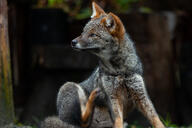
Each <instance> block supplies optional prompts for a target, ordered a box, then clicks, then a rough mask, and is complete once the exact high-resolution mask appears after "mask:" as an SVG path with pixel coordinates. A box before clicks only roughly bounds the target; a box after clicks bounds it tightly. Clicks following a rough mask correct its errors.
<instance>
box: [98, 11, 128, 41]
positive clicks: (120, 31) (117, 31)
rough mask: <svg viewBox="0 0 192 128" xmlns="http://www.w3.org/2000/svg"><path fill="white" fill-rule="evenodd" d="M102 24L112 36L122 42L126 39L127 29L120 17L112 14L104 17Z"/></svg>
mask: <svg viewBox="0 0 192 128" xmlns="http://www.w3.org/2000/svg"><path fill="white" fill-rule="evenodd" d="M101 22H103V24H104V25H105V27H106V28H107V29H108V31H109V32H110V33H111V35H112V36H115V37H117V38H118V39H120V40H121V39H123V38H124V34H125V28H124V26H123V23H122V22H121V20H120V19H119V17H118V16H116V15H115V14H113V13H111V12H110V13H109V14H108V15H107V17H104V18H103V19H102V20H101Z"/></svg>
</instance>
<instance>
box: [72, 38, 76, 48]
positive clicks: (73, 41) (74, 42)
mask: <svg viewBox="0 0 192 128" xmlns="http://www.w3.org/2000/svg"><path fill="white" fill-rule="evenodd" d="M76 44H77V40H75V39H74V40H72V41H71V46H72V47H75V46H76Z"/></svg>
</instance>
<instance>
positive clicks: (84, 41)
mask: <svg viewBox="0 0 192 128" xmlns="http://www.w3.org/2000/svg"><path fill="white" fill-rule="evenodd" d="M92 10H93V13H92V16H91V20H90V21H89V22H88V23H87V24H86V26H85V27H84V29H83V32H82V34H81V35H80V36H79V37H77V38H75V39H74V40H72V43H71V45H72V47H73V48H74V49H78V50H88V51H91V52H93V53H95V54H96V55H98V56H103V55H104V54H108V53H111V52H114V51H116V50H117V49H118V48H119V46H120V45H121V42H122V41H123V40H124V35H125V29H124V26H123V24H122V22H121V20H120V19H119V18H118V17H117V16H116V15H115V14H113V13H111V12H110V13H105V12H104V10H103V9H102V8H101V7H99V6H98V5H97V4H96V3H95V2H93V3H92Z"/></svg>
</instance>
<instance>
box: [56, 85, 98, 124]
mask: <svg viewBox="0 0 192 128" xmlns="http://www.w3.org/2000/svg"><path fill="white" fill-rule="evenodd" d="M98 92H99V90H98V89H96V90H93V91H92V92H91V94H90V96H89V97H88V98H87V96H86V94H85V92H84V90H83V89H82V88H81V86H79V85H78V84H76V83H72V82H67V83H66V84H64V85H63V86H62V87H61V88H60V90H59V93H58V97H57V110H58V114H59V118H60V119H61V120H62V121H64V122H67V123H70V124H73V125H77V126H82V127H88V126H89V124H90V122H91V118H92V115H93V111H94V106H95V105H94V101H95V99H96V97H97V96H98Z"/></svg>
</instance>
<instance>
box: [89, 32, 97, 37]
mask: <svg viewBox="0 0 192 128" xmlns="http://www.w3.org/2000/svg"><path fill="white" fill-rule="evenodd" d="M96 36H98V35H96V34H94V33H91V34H90V35H89V37H96Z"/></svg>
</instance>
